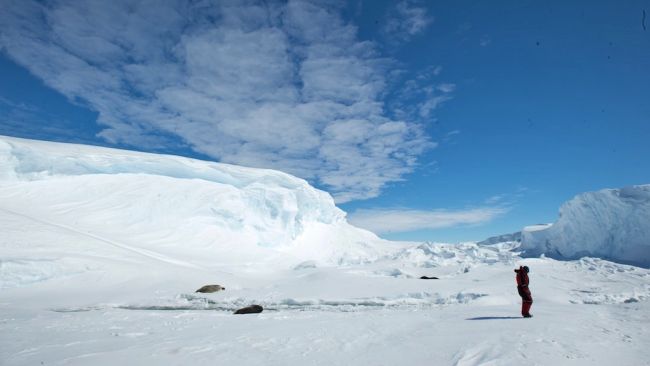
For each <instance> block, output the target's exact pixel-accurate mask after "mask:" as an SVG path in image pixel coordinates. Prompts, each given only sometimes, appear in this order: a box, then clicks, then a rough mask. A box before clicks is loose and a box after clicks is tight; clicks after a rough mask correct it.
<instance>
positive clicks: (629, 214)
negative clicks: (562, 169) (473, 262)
mask: <svg viewBox="0 0 650 366" xmlns="http://www.w3.org/2000/svg"><path fill="white" fill-rule="evenodd" d="M521 249H523V250H524V255H526V256H539V255H541V254H544V255H546V256H548V257H552V258H556V259H576V258H580V257H584V256H589V257H599V258H604V259H608V260H612V261H617V262H622V263H629V264H635V265H640V266H644V267H650V184H646V185H636V186H629V187H624V188H621V189H603V190H600V191H596V192H588V193H583V194H580V195H578V196H576V197H575V198H573V199H572V200H570V201H568V202H566V203H564V204H563V205H562V207H561V208H560V216H559V218H558V220H557V222H555V223H554V224H552V225H551V224H549V225H534V226H529V227H526V228H524V230H523V232H522V245H521Z"/></svg>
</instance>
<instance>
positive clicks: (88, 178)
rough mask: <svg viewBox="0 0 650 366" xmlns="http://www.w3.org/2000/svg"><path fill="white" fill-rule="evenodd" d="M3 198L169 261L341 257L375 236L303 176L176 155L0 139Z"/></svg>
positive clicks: (357, 255)
mask: <svg viewBox="0 0 650 366" xmlns="http://www.w3.org/2000/svg"><path fill="white" fill-rule="evenodd" d="M0 196H2V197H3V202H2V205H1V207H0V208H1V209H3V210H8V211H11V212H14V213H17V214H21V215H24V216H28V217H38V218H39V219H40V220H45V221H48V222H52V223H56V224H57V225H59V226H64V227H66V228H69V229H74V230H78V231H83V232H85V233H91V234H92V235H95V236H97V237H101V238H106V237H110V238H111V240H112V241H113V242H115V243H119V244H120V245H122V246H123V247H130V248H136V247H137V250H140V251H147V250H155V251H156V252H157V253H160V252H166V253H167V255H169V256H170V257H175V256H176V255H177V254H180V253H182V257H187V256H188V255H190V256H191V255H192V253H193V254H194V256H195V257H198V258H203V259H204V260H206V261H207V260H210V259H212V260H214V261H218V262H229V263H238V262H241V261H252V262H256V261H258V260H261V261H269V260H271V259H273V258H276V257H278V256H280V257H282V260H287V261H289V262H292V263H293V262H300V261H304V260H316V261H320V262H330V263H339V262H349V261H360V260H363V259H364V258H365V257H367V256H369V255H370V256H372V255H373V254H372V250H373V249H372V248H374V247H376V245H369V243H375V242H381V240H380V239H379V238H377V237H376V236H375V235H374V234H372V233H370V232H368V231H365V230H362V229H357V228H355V227H352V226H350V225H348V224H347V222H346V219H345V213H344V212H343V211H341V210H340V209H339V208H337V207H336V206H335V205H334V201H333V199H332V197H331V196H330V195H329V194H328V193H326V192H323V191H320V190H318V189H315V188H313V187H312V186H310V185H309V184H308V183H307V182H306V181H305V180H302V179H299V178H296V177H293V176H291V175H288V174H285V173H282V172H279V171H274V170H265V169H253V168H245V167H240V166H233V165H228V164H220V163H215V162H207V161H200V160H195V159H189V158H183V157H178V156H169V155H159V154H148V153H141V152H132V151H125V150H116V149H109V148H102V147H94V146H84V145H73V144H61V143H53V142H43V141H32V140H24V139H18V138H10V137H3V136H0ZM282 260H280V262H282Z"/></svg>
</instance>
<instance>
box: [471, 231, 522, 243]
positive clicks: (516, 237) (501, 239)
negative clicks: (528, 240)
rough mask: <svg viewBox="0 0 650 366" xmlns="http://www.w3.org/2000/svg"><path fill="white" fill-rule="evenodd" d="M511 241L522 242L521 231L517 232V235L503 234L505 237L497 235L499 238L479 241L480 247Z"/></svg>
mask: <svg viewBox="0 0 650 366" xmlns="http://www.w3.org/2000/svg"><path fill="white" fill-rule="evenodd" d="M510 241H521V231H517V232H516V233H512V234H503V235H497V236H491V237H489V238H487V239H485V240H483V241H479V242H478V243H476V244H478V245H492V244H499V243H506V242H510Z"/></svg>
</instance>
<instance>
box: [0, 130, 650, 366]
mask: <svg viewBox="0 0 650 366" xmlns="http://www.w3.org/2000/svg"><path fill="white" fill-rule="evenodd" d="M540 228H541V229H542V230H544V229H545V227H540ZM519 245H520V243H518V242H513V241H511V242H506V243H498V244H492V245H479V244H476V243H471V242H470V243H459V244H446V243H434V242H426V243H410V242H386V241H383V240H380V239H379V238H377V237H376V236H375V235H373V234H372V233H369V232H367V231H364V230H360V229H357V228H355V227H352V226H350V225H348V224H347V223H346V222H345V215H344V213H343V212H342V211H340V210H339V209H338V208H336V207H335V206H334V204H333V202H332V199H331V197H330V196H329V195H328V194H327V193H325V192H321V191H318V190H316V189H314V188H312V187H310V186H309V185H308V184H307V183H306V182H305V181H303V180H300V179H296V178H294V177H291V176H289V175H286V174H283V173H280V172H275V171H270V170H258V169H247V168H242V167H236V166H230V165H223V164H216V163H210V162H204V161H198V160H192V159H185V158H180V157H173V156H163V155H153V154H144V153H136V152H127V151H120V150H112V149H105V148H98V147H90V146H80V145H69V144H55V143H46V142H38V141H29V140H21V139H15V138H7V137H0V365H8V366H19V365H116V364H119V365H145V366H146V365H215V364H216V365H241V366H245V365H289V366H292V365H305V364H308V365H431V364H435V365H521V364H524V363H525V364H540V365H566V364H570V365H612V364H616V365H618V366H625V365H630V366H632V365H634V366H636V365H649V363H648V360H650V348H648V347H647V339H648V338H649V337H650V301H649V300H650V270H648V269H644V268H639V267H634V266H630V265H624V264H619V263H613V262H609V261H607V260H603V259H598V258H582V259H580V260H575V261H557V260H554V259H551V258H522V257H520V256H519V251H520V248H519ZM520 265H527V266H529V267H530V268H531V272H530V274H529V276H530V279H531V285H530V286H531V291H532V293H533V298H534V301H535V303H534V305H533V308H532V312H533V314H534V318H532V319H522V318H521V317H520V314H519V307H520V298H519V296H518V295H517V291H516V288H515V279H514V272H513V268H517V267H518V266H520ZM420 276H430V277H431V276H435V277H438V278H439V279H438V280H428V281H427V280H420V279H419V278H420ZM205 284H220V285H222V286H224V287H225V288H226V290H224V291H219V292H216V293H212V294H198V293H195V292H194V291H195V290H196V289H197V288H199V287H201V286H203V285H205ZM251 304H259V305H262V306H263V307H264V309H265V310H264V311H263V312H262V313H260V314H250V315H236V316H235V315H233V312H234V311H235V310H236V309H238V308H241V307H245V306H249V305H251Z"/></svg>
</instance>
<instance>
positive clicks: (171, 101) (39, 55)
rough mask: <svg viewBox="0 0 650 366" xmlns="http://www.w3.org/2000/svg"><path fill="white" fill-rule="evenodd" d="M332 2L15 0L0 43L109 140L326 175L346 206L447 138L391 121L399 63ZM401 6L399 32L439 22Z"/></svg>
mask: <svg viewBox="0 0 650 366" xmlns="http://www.w3.org/2000/svg"><path fill="white" fill-rule="evenodd" d="M331 3H334V4H333V5H331V4H330V5H327V3H325V4H322V3H320V4H315V3H310V2H307V1H297V0H291V1H289V2H288V3H286V4H280V3H271V4H268V3H266V2H255V1H204V2H187V1H183V0H176V1H165V2H159V1H154V0H142V1H126V0H114V1H103V0H91V1H83V2H79V1H66V0H61V1H52V2H47V3H45V4H43V3H40V2H36V1H30V0H24V1H10V2H8V3H6V4H5V5H4V6H3V11H2V12H1V13H0V48H2V49H4V51H5V52H6V53H7V54H8V55H9V56H10V57H11V58H12V59H14V60H15V61H16V62H18V63H19V64H21V65H23V66H24V67H26V68H27V69H29V70H30V72H32V73H33V74H34V75H36V76H38V77H39V78H41V79H42V80H43V81H44V82H45V83H46V84H47V85H48V86H50V87H52V88H53V89H55V90H57V91H59V92H61V93H62V94H64V95H65V96H67V97H68V98H69V99H70V100H71V101H73V102H75V103H83V104H85V105H87V106H89V107H90V108H92V109H94V110H95V111H97V112H98V114H99V117H98V122H99V123H100V124H101V125H102V126H104V127H105V129H104V130H103V131H102V132H101V133H100V134H99V136H100V137H102V138H103V139H105V140H106V141H108V142H110V143H121V144H129V145H132V146H136V147H138V148H144V149H147V148H150V149H159V148H160V147H161V146H162V145H165V144H169V143H171V142H172V141H174V140H175V139H178V138H180V139H181V140H182V141H183V142H184V143H185V144H187V146H190V147H191V148H192V149H194V150H195V151H197V152H200V153H202V154H206V155H208V156H211V157H213V158H215V159H218V160H220V161H223V162H229V163H234V164H242V165H248V166H255V167H265V168H275V169H280V170H284V171H287V172H290V173H293V174H296V175H298V176H300V177H303V178H307V179H310V180H312V181H313V182H317V183H320V184H321V185H324V186H325V187H326V188H327V189H329V190H330V191H331V192H332V193H333V194H334V195H335V197H336V199H337V200H338V201H339V202H344V201H349V200H355V199H365V198H371V197H375V196H377V195H379V194H380V192H381V190H382V188H383V187H384V186H385V185H386V184H388V183H390V182H394V181H399V180H401V179H403V177H404V175H406V174H408V173H411V172H412V171H413V170H414V169H415V167H416V165H417V157H418V156H419V155H420V154H421V153H422V152H423V151H425V150H427V149H430V148H433V147H435V146H436V144H435V143H433V142H431V141H430V139H429V138H428V137H427V136H426V134H425V133H424V129H423V127H422V126H421V125H420V124H418V123H415V122H414V121H416V119H411V120H399V119H391V118H389V117H387V116H386V114H385V112H384V109H385V108H384V105H383V101H382V99H381V98H382V96H383V95H384V94H385V92H386V88H387V85H386V84H387V82H386V80H385V76H384V75H387V74H389V73H390V72H389V70H388V67H389V65H390V63H391V60H387V59H384V58H382V57H380V56H379V55H378V54H377V50H376V48H375V45H374V44H372V43H369V42H362V41H359V40H358V39H357V35H356V28H355V27H354V26H352V25H350V24H347V23H346V22H345V21H344V20H343V19H342V17H341V15H340V12H341V9H340V8H338V7H337V6H338V5H336V4H335V3H336V2H331ZM397 9H398V14H400V17H402V20H403V21H402V23H400V25H399V26H397V28H395V31H396V32H404V33H405V34H408V35H414V34H417V33H420V32H422V31H423V30H424V28H425V27H426V26H427V25H428V24H429V23H430V22H431V21H432V19H431V18H430V17H428V16H427V15H426V9H424V8H419V7H416V6H414V5H413V4H412V3H408V2H402V3H399V4H398V6H397ZM436 70H437V71H436ZM438 72H439V68H436V69H435V70H433V73H438ZM450 85H451V84H450ZM432 98H435V96H432ZM447 99H448V97H447ZM441 102H442V101H441V100H439V101H437V102H436V101H434V100H433V99H432V100H430V101H429V102H428V104H427V105H423V106H421V108H420V110H421V111H423V113H424V114H426V115H429V114H430V112H431V110H433V109H435V107H436V106H437V105H438V104H439V103H441Z"/></svg>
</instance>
